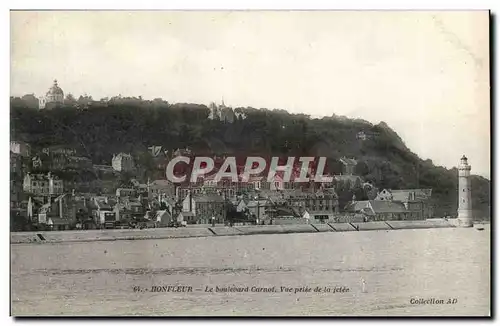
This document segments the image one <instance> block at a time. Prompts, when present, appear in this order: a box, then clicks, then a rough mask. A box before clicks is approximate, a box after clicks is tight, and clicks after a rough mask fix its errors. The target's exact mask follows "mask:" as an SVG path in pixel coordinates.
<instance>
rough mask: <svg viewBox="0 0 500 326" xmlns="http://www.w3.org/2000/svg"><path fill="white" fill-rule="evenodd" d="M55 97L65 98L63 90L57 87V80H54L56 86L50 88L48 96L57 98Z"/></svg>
mask: <svg viewBox="0 0 500 326" xmlns="http://www.w3.org/2000/svg"><path fill="white" fill-rule="evenodd" d="M55 95H60V96H64V92H63V90H62V89H61V87H59V86H58V85H57V80H54V85H52V87H51V88H49V91H48V92H47V96H55Z"/></svg>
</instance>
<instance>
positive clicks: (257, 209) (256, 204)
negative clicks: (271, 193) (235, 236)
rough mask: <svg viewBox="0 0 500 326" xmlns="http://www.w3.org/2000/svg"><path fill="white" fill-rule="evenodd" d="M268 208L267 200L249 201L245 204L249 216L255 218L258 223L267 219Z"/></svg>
mask: <svg viewBox="0 0 500 326" xmlns="http://www.w3.org/2000/svg"><path fill="white" fill-rule="evenodd" d="M268 207H270V206H269V205H268V201H267V200H262V199H259V200H250V201H249V202H248V203H247V204H246V208H247V209H248V213H249V214H250V215H251V216H255V218H256V219H257V220H258V221H261V220H263V219H265V218H266V217H267V208H268Z"/></svg>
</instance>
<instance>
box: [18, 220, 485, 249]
mask: <svg viewBox="0 0 500 326" xmlns="http://www.w3.org/2000/svg"><path fill="white" fill-rule="evenodd" d="M483 224H485V223H484V222H480V223H475V225H483ZM488 224H489V223H488ZM454 227H456V226H455V224H454V223H453V222H452V221H449V220H444V219H431V220H418V221H377V222H362V223H322V224H288V225H243V226H232V227H231V226H215V227H199V228H198V227H187V228H186V227H182V228H155V229H143V230H139V229H122V230H119V229H110V230H75V231H41V232H36V231H35V232H11V233H10V243H11V244H48V243H66V242H93V241H119V240H128V241H130V240H154V239H158V240H161V239H180V238H201V237H220V236H244V235H256V234H290V233H325V232H333V233H337V232H361V231H396V230H408V229H435V228H454Z"/></svg>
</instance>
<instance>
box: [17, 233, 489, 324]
mask: <svg viewBox="0 0 500 326" xmlns="http://www.w3.org/2000/svg"><path fill="white" fill-rule="evenodd" d="M176 285H179V286H184V287H176ZM169 286H170V287H169ZM189 288H191V291H189ZM210 289H212V291H213V292H207V291H209V290H210ZM224 289H226V291H222V290H224ZM238 289H240V290H238ZM241 289H247V290H246V291H245V290H243V291H242V290H241ZM341 289H343V290H341ZM167 290H168V292H167ZM217 290H219V291H218V292H217ZM11 291H12V292H11V311H12V314H13V315H15V316H20V315H21V316H27V315H50V316H54V315H72V316H116V315H124V316H125V315H145V316H156V315H161V316H165V315H166V316H179V315H181V316H198V315H203V316H209V315H211V316H213V315H215V316H217V315H232V316H301V315H308V316H345V315H347V316H369V315H385V316H403V315H416V316H423V315H431V316H432V315H434V316H457V315H458V316H465V315H475V316H487V315H489V314H490V226H489V225H486V226H485V230H484V231H478V230H476V229H475V228H467V229H459V228H444V229H423V230H398V231H385V230H384V231H365V232H340V233H335V232H325V233H307V234H306V233H304V234H267V235H252V236H225V237H202V238H183V239H161V240H131V241H128V240H120V241H101V242H99V241H96V242H67V243H44V244H12V245H11ZM173 291H175V292H173Z"/></svg>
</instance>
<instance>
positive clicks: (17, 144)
mask: <svg viewBox="0 0 500 326" xmlns="http://www.w3.org/2000/svg"><path fill="white" fill-rule="evenodd" d="M10 151H11V153H14V154H18V155H21V156H22V157H29V156H30V155H31V146H30V145H29V144H28V143H26V142H23V141H20V140H12V141H11V142H10Z"/></svg>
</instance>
